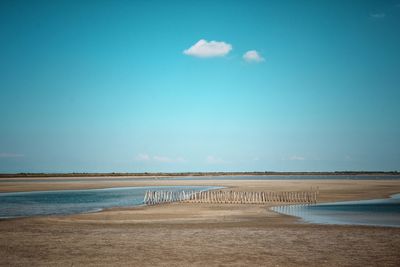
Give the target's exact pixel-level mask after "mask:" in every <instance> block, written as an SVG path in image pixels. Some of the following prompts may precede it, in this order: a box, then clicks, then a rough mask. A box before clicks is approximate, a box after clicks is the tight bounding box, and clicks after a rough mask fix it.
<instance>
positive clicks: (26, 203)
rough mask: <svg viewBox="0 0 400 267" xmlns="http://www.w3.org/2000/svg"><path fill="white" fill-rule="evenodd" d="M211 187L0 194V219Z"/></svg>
mask: <svg viewBox="0 0 400 267" xmlns="http://www.w3.org/2000/svg"><path fill="white" fill-rule="evenodd" d="M217 188H220V187H211V186H147V187H118V188H105V189H87V190H55V191H34V192H15V193H0V218H3V219H5V218H15V217H29V216H39V215H67V214H76V213H85V212H95V211H100V210H102V209H105V208H112V207H127V206H138V205H143V199H144V195H145V192H146V191H147V190H168V191H174V192H175V191H192V190H193V191H204V190H211V189H217Z"/></svg>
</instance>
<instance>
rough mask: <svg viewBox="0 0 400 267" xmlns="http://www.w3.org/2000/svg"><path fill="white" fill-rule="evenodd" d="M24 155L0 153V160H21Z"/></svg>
mask: <svg viewBox="0 0 400 267" xmlns="http://www.w3.org/2000/svg"><path fill="white" fill-rule="evenodd" d="M24 156H25V155H22V154H16V153H4V152H3V153H0V158H22V157H24Z"/></svg>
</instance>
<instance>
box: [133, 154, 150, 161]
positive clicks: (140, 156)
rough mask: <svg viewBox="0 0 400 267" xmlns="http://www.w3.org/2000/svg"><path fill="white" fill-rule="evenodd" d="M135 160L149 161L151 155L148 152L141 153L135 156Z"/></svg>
mask: <svg viewBox="0 0 400 267" xmlns="http://www.w3.org/2000/svg"><path fill="white" fill-rule="evenodd" d="M135 160H137V161H148V160H150V156H149V155H147V154H139V155H137V156H136V157H135Z"/></svg>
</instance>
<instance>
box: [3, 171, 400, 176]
mask: <svg viewBox="0 0 400 267" xmlns="http://www.w3.org/2000/svg"><path fill="white" fill-rule="evenodd" d="M223 175H400V172H399V171H388V172H383V171H335V172H273V171H265V172H141V173H132V172H126V173H124V172H111V173H86V172H72V173H2V174H0V177H98V176H160V177H162V176H164V177H165V176H166V177H169V176H223Z"/></svg>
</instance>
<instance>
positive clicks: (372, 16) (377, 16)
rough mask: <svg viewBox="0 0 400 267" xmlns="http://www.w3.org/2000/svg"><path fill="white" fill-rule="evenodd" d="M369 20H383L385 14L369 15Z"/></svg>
mask: <svg viewBox="0 0 400 267" xmlns="http://www.w3.org/2000/svg"><path fill="white" fill-rule="evenodd" d="M370 17H371V18H373V19H383V18H385V17H386V14H385V13H374V14H371V15H370Z"/></svg>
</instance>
